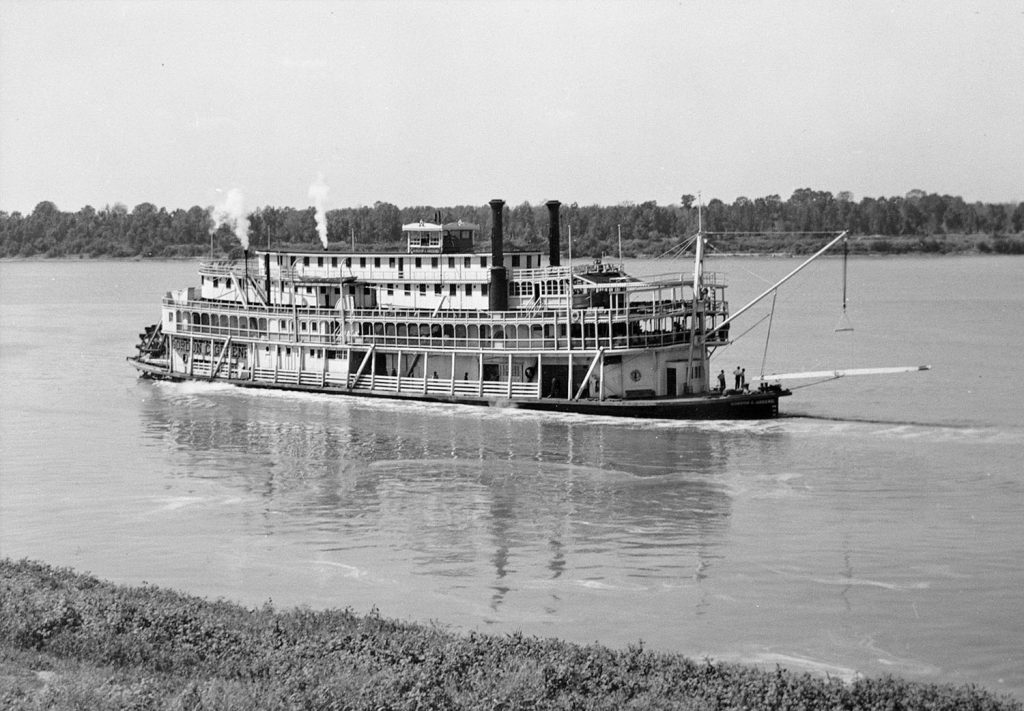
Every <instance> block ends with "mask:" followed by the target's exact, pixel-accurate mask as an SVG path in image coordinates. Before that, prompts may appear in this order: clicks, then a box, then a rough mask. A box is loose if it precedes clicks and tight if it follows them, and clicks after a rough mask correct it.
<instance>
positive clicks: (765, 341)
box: [761, 289, 779, 378]
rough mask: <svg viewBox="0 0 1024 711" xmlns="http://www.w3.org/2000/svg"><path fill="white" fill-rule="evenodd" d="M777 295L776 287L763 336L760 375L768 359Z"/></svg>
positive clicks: (762, 375)
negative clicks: (765, 333) (766, 329)
mask: <svg viewBox="0 0 1024 711" xmlns="http://www.w3.org/2000/svg"><path fill="white" fill-rule="evenodd" d="M778 296H779V290H778V289H776V290H775V293H774V294H772V310H771V311H770V312H769V314H768V315H769V316H771V320H769V321H768V334H767V335H766V336H765V337H764V354H763V355H762V356H761V377H762V378H763V377H764V364H765V362H766V361H767V360H768V341H769V340H771V337H772V323H773V322H774V321H775V299H776V298H778Z"/></svg>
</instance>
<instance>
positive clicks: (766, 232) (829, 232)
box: [704, 230, 839, 237]
mask: <svg viewBox="0 0 1024 711" xmlns="http://www.w3.org/2000/svg"><path fill="white" fill-rule="evenodd" d="M704 234H705V235H772V236H773V237H778V236H781V235H837V234H839V231H838V230H814V231H810V232H790V231H785V232H774V231H771V230H761V231H760V232H756V231H755V232H728V231H719V232H705V233H704Z"/></svg>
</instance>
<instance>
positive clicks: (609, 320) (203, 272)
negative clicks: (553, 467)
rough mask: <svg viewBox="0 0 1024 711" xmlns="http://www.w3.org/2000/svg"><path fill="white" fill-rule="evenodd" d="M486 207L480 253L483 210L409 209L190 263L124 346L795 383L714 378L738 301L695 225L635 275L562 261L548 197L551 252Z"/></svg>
mask: <svg viewBox="0 0 1024 711" xmlns="http://www.w3.org/2000/svg"><path fill="white" fill-rule="evenodd" d="M490 206H491V210H492V218H491V219H492V229H491V249H490V251H489V253H487V252H484V253H481V252H479V251H477V249H476V245H477V243H478V241H479V239H478V233H479V226H478V225H475V224H470V223H464V222H462V221H459V222H451V223H448V224H437V223H429V222H418V223H411V224H407V225H404V226H403V228H402V229H403V235H404V237H405V240H406V249H405V251H404V252H348V253H342V252H337V251H327V249H326V247H325V249H324V251H320V252H317V251H265V252H259V251H258V252H256V253H255V256H250V255H249V253H248V251H246V255H245V259H244V260H242V261H240V262H239V261H211V262H206V263H202V264H201V265H200V268H199V274H200V283H199V286H197V287H188V288H185V289H180V290H177V291H172V292H169V293H167V295H166V296H165V297H164V299H163V304H162V316H161V320H160V322H159V323H157V324H154V325H152V326H149V327H147V328H146V330H145V332H144V333H142V334H140V337H141V342H140V344H139V345H138V346H137V349H138V351H139V353H138V355H137V356H134V357H130V358H129V359H128V360H129V362H130V363H131V364H132V365H133V366H134V367H135V368H136V369H137V370H138V371H139V373H140V374H141V375H142V376H143V377H147V378H156V379H164V380H174V381H182V380H210V381H218V382H226V383H231V384H233V385H238V386H243V387H250V388H274V389H283V390H301V391H309V392H318V393H336V394H342V395H353V396H365V397H380V398H392V399H409V400H423V401H438V402H450V403H463V404H470V405H489V406H499V407H519V408H527V409H533V410H548V411H556V412H575V413H583V414H595V415H613V416H627V417H657V418H678V419H744V418H768V417H774V416H776V415H778V412H779V407H778V402H779V398H782V397H786V396H788V395H790V391H789V390H787V389H785V388H783V387H782V386H781V385H779V384H778V383H772V384H770V383H768V382H762V383H761V384H760V385H759V387H758V388H757V389H756V390H754V391H750V390H749V389H748V388H747V387H742V386H741V387H739V388H736V389H726V388H725V387H724V384H723V385H721V386H720V385H719V383H717V382H715V383H714V386H712V379H711V373H710V359H711V355H712V353H713V352H714V351H715V350H716V349H717V348H720V347H722V346H725V345H727V344H728V343H729V326H730V323H731V321H732V320H733V318H735V316H736V315H738V314H739V313H741V312H742V311H743V310H745V309H746V308H747V307H748V306H750V304H748V305H747V306H745V307H744V308H743V309H741V310H740V311H739V312H737V314H735V315H733V316H730V314H729V306H728V303H727V301H726V298H725V289H726V285H725V283H724V281H723V280H722V279H721V277H720V275H718V274H715V273H711V272H705V271H704V269H703V246H704V238H703V236H702V235H698V239H696V241H695V255H694V264H693V271H692V273H687V274H679V273H674V274H669V275H664V276H660V277H652V278H644V279H640V278H636V277H633V276H631V275H629V274H627V273H626V272H625V271H624V270H623V269H622V268H621V266H618V265H614V264H607V263H602V262H601V261H600V260H595V261H593V262H591V263H588V264H584V265H577V266H562V264H561V260H560V241H561V235H560V230H559V208H560V203H559V202H558V201H557V200H552V201H550V202H548V203H547V207H548V210H549V216H550V226H549V235H548V253H547V255H544V254H543V253H542V251H539V250H538V251H530V250H516V251H506V250H505V249H504V244H503V228H502V210H503V208H504V201H502V200H492V201H491V202H490ZM838 240H839V238H838V237H837V238H836V239H835V240H833V241H832V242H830V243H829V245H828V246H831V245H832V244H835V243H836V242H837V241H838ZM828 246H827V247H825V248H824V249H822V250H821V251H820V252H819V253H818V254H821V253H823V252H824V251H825V249H827V248H828ZM817 256H818V255H815V257H817ZM545 257H546V259H545ZM815 257H812V259H813V258H815ZM810 261H811V259H809V260H807V262H805V263H804V264H803V265H801V266H800V267H799V268H798V269H797V270H794V271H793V272H791V274H790V275H787V277H786V278H787V279H788V278H789V276H792V274H795V273H796V271H799V269H801V268H803V266H806V264H808V263H809V262H810ZM784 280H785V279H784ZM784 280H782V281H784ZM781 283H782V282H781V281H780V282H779V284H781ZM777 286H778V284H777V285H776V287H777ZM765 293H768V292H765ZM759 298H760V297H759ZM752 303H753V302H752Z"/></svg>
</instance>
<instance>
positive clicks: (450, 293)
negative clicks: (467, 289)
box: [448, 284, 459, 296]
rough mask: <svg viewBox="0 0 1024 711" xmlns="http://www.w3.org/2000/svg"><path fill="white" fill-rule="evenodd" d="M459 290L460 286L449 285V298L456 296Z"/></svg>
mask: <svg viewBox="0 0 1024 711" xmlns="http://www.w3.org/2000/svg"><path fill="white" fill-rule="evenodd" d="M458 288H459V286H458V284H449V285H448V295H449V296H455V292H456V290H457V289H458Z"/></svg>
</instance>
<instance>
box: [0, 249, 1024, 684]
mask: <svg viewBox="0 0 1024 711" xmlns="http://www.w3.org/2000/svg"><path fill="white" fill-rule="evenodd" d="M796 264H797V262H796V261H794V260H789V259H775V260H771V259H753V258H747V259H736V260H732V261H726V260H719V261H718V263H714V262H713V263H711V264H710V265H709V268H711V269H719V270H723V271H727V272H728V276H729V281H730V283H731V284H734V286H733V287H731V288H730V291H731V292H732V293H731V294H730V301H731V303H732V304H733V307H734V309H735V308H736V307H738V306H739V305H741V304H742V303H743V302H744V301H745V300H746V299H747V298H750V297H751V296H753V295H755V294H756V293H758V292H760V291H761V290H762V289H763V288H764V287H765V286H766V285H767V282H764V281H761V280H762V279H772V278H775V277H778V276H781V275H782V274H784V273H786V272H787V271H789V270H790V269H792V268H793V267H794V266H795V265H796ZM632 267H633V269H634V270H636V271H640V272H650V271H653V270H655V269H656V268H659V267H660V269H661V270H664V271H668V270H669V269H674V270H688V269H689V266H688V265H685V264H679V263H676V264H670V265H668V267H667V268H666V267H664V266H660V265H652V264H648V263H634V264H633V265H632ZM812 270H813V271H811V273H810V274H807V275H806V276H805V275H804V274H801V275H800V276H799V277H797V278H796V279H795V280H794V282H793V284H792V287H791V288H790V289H789V290H785V291H784V292H783V293H782V294H780V296H779V299H778V302H777V304H776V314H775V318H774V319H772V327H771V339H770V342H769V348H768V352H767V358H766V362H765V366H764V367H765V369H766V370H767V371H769V372H790V371H797V370H816V369H822V368H832V367H871V366H883V365H916V364H919V363H931V364H932V365H933V366H934V367H935V369H934V370H933V371H931V372H928V373H920V374H913V375H898V376H884V377H878V378H872V377H868V378H845V379H842V380H839V381H836V382H831V383H825V384H818V385H815V386H814V387H807V388H804V389H799V390H796V391H795V392H794V396H793V397H791V398H789V399H787V400H784V401H783V403H782V408H783V411H784V412H785V413H786V416H785V417H782V418H780V419H778V420H773V421H766V422H753V423H699V422H669V421H646V422H645V421H639V420H615V419H607V418H596V419H595V418H583V417H574V416H560V415H541V414H535V413H527V412H521V411H516V410H498V409H475V408H468V407H459V406H440V405H427V404H413V405H406V404H402V405H398V404H389V403H381V402H376V401H372V400H363V399H353V398H344V397H328V396H313V395H299V394H287V393H266V392H251V391H244V390H238V389H233V388H230V387H225V386H217V385H208V384H178V385H173V384H158V383H151V382H147V381H141V380H138V379H137V378H136V377H135V375H134V372H133V371H132V369H131V368H130V367H129V366H128V365H127V364H126V363H125V362H124V356H126V355H128V354H129V353H131V352H132V351H133V345H134V343H135V341H136V339H137V336H136V334H137V333H138V331H139V330H140V329H141V326H143V325H145V324H148V323H152V322H154V321H155V320H156V319H157V318H158V316H159V310H158V303H159V298H160V297H161V296H162V294H163V292H164V291H166V290H168V289H171V288H177V287H180V286H185V285H188V284H191V283H193V282H194V279H195V277H194V271H195V265H194V264H191V263H145V262H144V263H125V262H116V263H115V262H54V263H51V262H26V263H10V262H8V263H3V264H0V386H2V387H0V407H2V409H0V443H2V450H0V554H2V555H5V556H10V557H15V558H18V557H23V556H28V557H32V558H38V559H41V560H44V561H47V562H50V563H54V564H59V565H69V566H73V567H75V568H76V569H79V570H82V571H90V572H92V573H93V574H95V575H98V576H100V577H104V578H108V579H112V580H115V581H119V582H127V583H139V582H141V581H148V582H150V583H155V584H160V585H167V586H170V587H174V588H177V589H181V590H185V591H189V592H194V593H198V594H201V595H205V596H210V597H225V598H230V599H234V600H239V601H242V602H244V603H246V604H250V605H259V604H262V603H263V602H265V601H267V600H268V599H272V600H273V602H274V603H275V604H276V605H279V606H286V605H310V606H313V607H345V606H350V607H352V608H354V609H355V610H357V611H368V610H369V609H371V608H373V607H376V608H378V609H379V610H380V611H381V613H382V614H384V615H387V616H393V617H400V618H407V619H414V620H430V619H433V620H437V621H439V622H441V623H444V624H447V625H450V626H452V627H453V628H456V629H462V630H468V629H478V630H484V631H495V632H507V631H512V630H523V631H524V632H527V633H530V634H539V635H550V636H558V637H562V638H566V639H570V640H576V641H582V642H589V641H595V640H597V641H600V642H603V643H607V644H610V645H625V644H628V643H632V642H636V641H637V640H641V639H642V640H643V641H644V643H645V644H646V645H647V646H648V647H651V648H655V649H663V650H671V651H679V652H683V653H686V654H689V655H710V656H713V657H715V658H719V659H727V660H738V661H748V662H758V663H764V664H767V665H769V666H772V667H773V666H774V665H775V664H781V665H783V666H787V667H790V668H793V669H797V670H802V669H811V670H816V671H825V672H828V673H831V674H833V675H841V676H846V677H850V676H853V675H855V674H857V673H862V674H868V675H877V674H884V673H893V674H897V675H901V676H904V677H907V678H911V679H918V680H923V681H936V682H957V683H960V682H973V683H978V684H982V685H984V686H986V687H987V688H990V689H992V690H994V691H1005V692H1008V693H1012V694H1014V695H1016V696H1018V697H1024V622H1022V616H1021V614H1020V610H1021V609H1022V608H1024V571H1022V561H1021V551H1022V550H1024V475H1022V470H1024V467H1022V466H1021V452H1024V405H1022V404H1021V398H1020V397H1019V391H1020V385H1019V381H1020V379H1021V375H1022V370H1024V369H1022V367H1021V365H1020V352H1021V348H1022V346H1024V315H1022V314H1024V293H1022V291H1021V289H1020V288H1019V283H1020V277H1021V275H1022V274H1024V269H1022V262H1021V261H1020V260H1019V259H1014V258H991V259H990V258H981V257H978V258H943V259H919V258H901V259H889V260H869V259H864V260H854V262H853V269H852V271H851V278H850V293H851V300H850V305H849V310H848V321H849V322H850V323H852V325H853V326H854V331H853V332H852V333H851V332H844V333H835V331H834V327H835V326H836V325H837V322H838V319H839V317H840V315H841V314H840V301H841V291H840V286H839V264H838V261H837V260H832V261H825V262H823V263H822V264H821V265H820V266H819V265H815V266H814V267H812ZM768 310H769V307H768V306H764V307H756V308H755V309H753V310H752V312H751V315H750V317H749V318H748V319H747V320H746V325H747V326H749V325H752V324H754V323H755V322H757V320H758V319H760V318H762V317H763V316H765V315H766V314H767V313H768ZM767 325H768V321H767V320H766V321H764V322H762V323H761V325H760V326H759V327H758V328H756V329H755V330H754V331H753V332H751V333H750V334H748V335H746V336H744V337H742V338H741V339H740V340H739V341H738V342H737V343H736V344H735V345H733V346H731V347H729V348H728V349H726V350H724V351H722V352H721V353H720V354H719V356H717V357H716V363H715V366H716V370H717V369H718V368H722V369H725V370H726V372H727V373H728V372H730V371H731V370H732V368H734V367H735V366H736V365H738V364H739V365H742V366H744V367H746V368H747V371H748V373H751V374H756V373H757V372H759V371H760V370H761V367H762V365H761V364H762V358H763V357H764V347H765V334H766V332H767ZM743 330H744V326H743V325H742V324H741V325H740V326H739V327H738V328H737V329H736V330H735V331H734V334H736V335H738V334H740V333H742V331H743ZM794 384H796V383H794Z"/></svg>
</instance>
